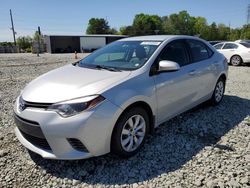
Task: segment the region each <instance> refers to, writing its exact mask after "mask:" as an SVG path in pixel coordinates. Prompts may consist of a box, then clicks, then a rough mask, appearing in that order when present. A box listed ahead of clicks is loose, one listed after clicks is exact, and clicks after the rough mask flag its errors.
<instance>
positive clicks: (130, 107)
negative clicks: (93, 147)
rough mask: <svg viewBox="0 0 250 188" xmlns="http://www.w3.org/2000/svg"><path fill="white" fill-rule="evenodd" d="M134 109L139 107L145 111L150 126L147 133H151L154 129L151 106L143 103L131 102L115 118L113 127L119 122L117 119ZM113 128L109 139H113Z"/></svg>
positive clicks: (153, 116)
mask: <svg viewBox="0 0 250 188" xmlns="http://www.w3.org/2000/svg"><path fill="white" fill-rule="evenodd" d="M135 107H140V108H142V109H144V110H146V112H147V114H148V117H149V122H150V124H149V132H150V133H153V132H154V128H155V115H154V113H153V110H152V108H151V106H150V105H149V104H148V103H147V102H145V101H136V102H133V103H131V104H130V105H128V106H127V107H126V108H125V109H124V110H123V112H122V113H121V114H120V115H119V117H118V118H117V120H116V122H115V126H116V124H117V122H118V121H119V119H120V118H121V117H122V116H123V114H125V113H126V112H127V111H129V110H130V109H132V108H135ZM115 126H114V127H113V130H112V135H111V138H112V137H113V134H114V130H115ZM111 144H112V141H111Z"/></svg>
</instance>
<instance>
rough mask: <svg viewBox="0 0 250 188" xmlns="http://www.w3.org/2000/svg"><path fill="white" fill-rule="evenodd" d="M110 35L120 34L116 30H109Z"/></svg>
mask: <svg viewBox="0 0 250 188" xmlns="http://www.w3.org/2000/svg"><path fill="white" fill-rule="evenodd" d="M108 34H113V35H116V34H118V31H117V30H116V29H115V28H111V29H109V32H108Z"/></svg>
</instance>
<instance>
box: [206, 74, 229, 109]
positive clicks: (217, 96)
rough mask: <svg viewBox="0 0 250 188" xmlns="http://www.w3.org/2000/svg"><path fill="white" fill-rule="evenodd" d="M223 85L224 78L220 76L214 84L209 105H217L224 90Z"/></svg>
mask: <svg viewBox="0 0 250 188" xmlns="http://www.w3.org/2000/svg"><path fill="white" fill-rule="evenodd" d="M225 85H226V81H225V79H223V78H222V77H220V78H219V80H218V81H217V83H216V85H215V88H214V92H213V96H212V97H211V99H210V104H211V105H214V106H215V105H218V104H219V103H220V102H221V101H222V99H223V96H224V92H225Z"/></svg>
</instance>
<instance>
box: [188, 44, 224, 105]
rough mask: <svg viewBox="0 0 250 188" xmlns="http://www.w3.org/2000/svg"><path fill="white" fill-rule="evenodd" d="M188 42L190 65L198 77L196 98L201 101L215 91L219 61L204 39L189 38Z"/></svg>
mask: <svg viewBox="0 0 250 188" xmlns="http://www.w3.org/2000/svg"><path fill="white" fill-rule="evenodd" d="M187 44H188V46H189V49H190V54H191V62H190V66H191V67H192V68H193V70H194V76H195V77H196V78H197V81H196V83H195V84H196V85H195V86H194V87H196V89H197V93H196V96H195V98H194V100H195V101H197V102H199V101H202V100H203V99H205V98H206V97H208V96H209V95H210V94H211V92H213V90H214V83H215V82H216V80H215V79H216V74H217V72H216V70H217V66H218V65H219V62H218V61H217V59H216V57H215V56H214V52H213V51H212V50H211V49H210V48H209V47H208V46H207V45H206V44H205V43H203V42H202V41H199V40H193V39H189V40H187Z"/></svg>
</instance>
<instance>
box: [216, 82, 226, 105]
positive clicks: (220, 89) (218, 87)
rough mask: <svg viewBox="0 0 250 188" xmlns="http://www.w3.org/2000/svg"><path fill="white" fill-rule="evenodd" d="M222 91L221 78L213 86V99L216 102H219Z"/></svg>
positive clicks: (222, 83)
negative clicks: (214, 86)
mask: <svg viewBox="0 0 250 188" xmlns="http://www.w3.org/2000/svg"><path fill="white" fill-rule="evenodd" d="M223 93H224V82H223V81H222V80H221V81H219V82H218V83H217V85H216V88H215V100H216V102H220V101H221V99H222V97H223Z"/></svg>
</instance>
